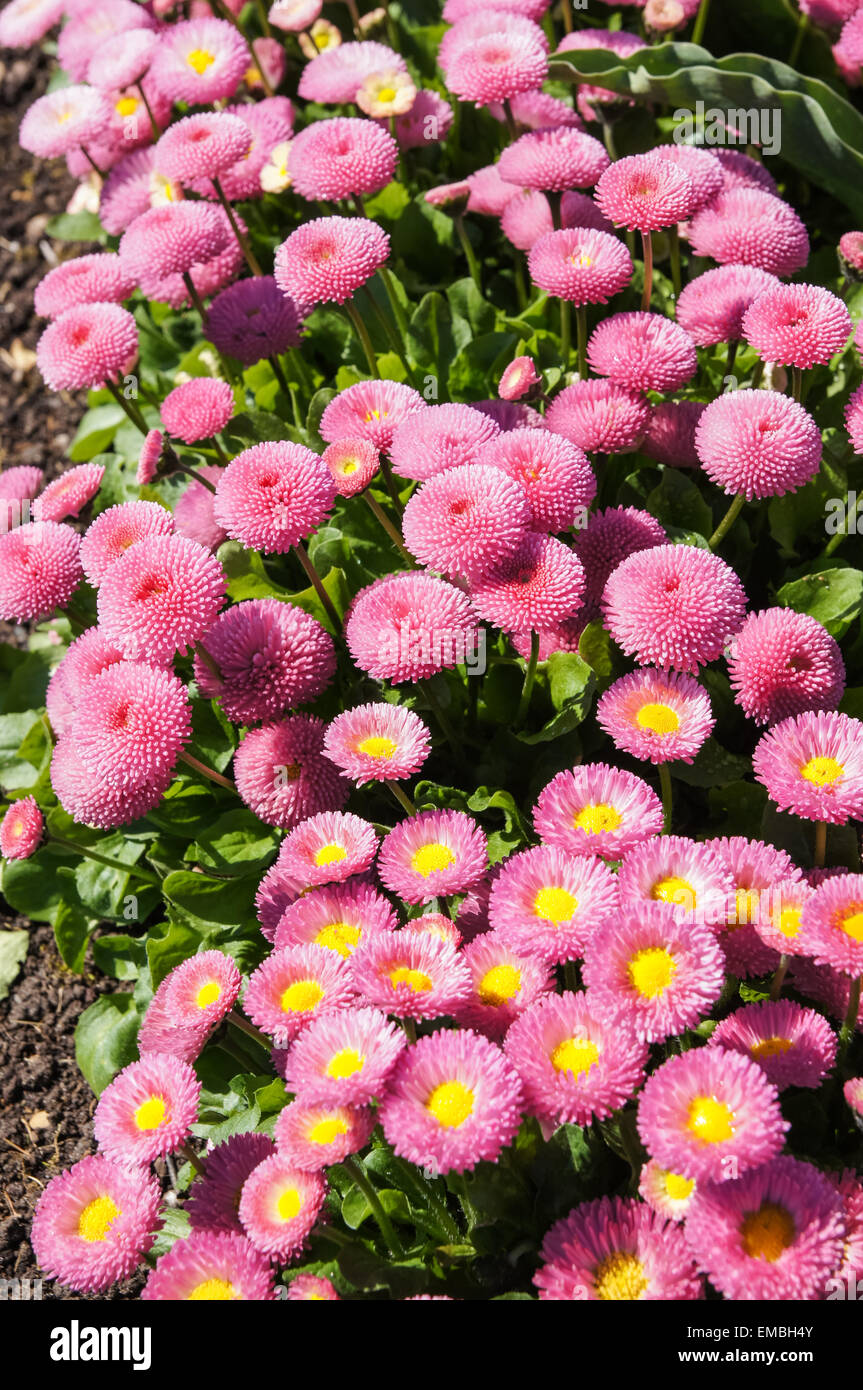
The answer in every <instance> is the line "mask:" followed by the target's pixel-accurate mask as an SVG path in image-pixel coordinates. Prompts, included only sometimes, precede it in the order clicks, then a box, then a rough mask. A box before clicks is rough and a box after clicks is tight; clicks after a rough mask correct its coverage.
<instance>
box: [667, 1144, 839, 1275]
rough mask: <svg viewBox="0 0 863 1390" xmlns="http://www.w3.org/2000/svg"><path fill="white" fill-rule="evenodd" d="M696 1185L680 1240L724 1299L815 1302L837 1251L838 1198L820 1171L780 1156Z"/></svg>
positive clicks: (834, 1265)
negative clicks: (750, 1169)
mask: <svg viewBox="0 0 863 1390" xmlns="http://www.w3.org/2000/svg"><path fill="white" fill-rule="evenodd" d="M720 1176H721V1177H726V1178H727V1175H726V1174H722V1175H717V1178H716V1180H715V1181H713V1182H709V1183H704V1184H700V1185H699V1187H698V1190H697V1191H696V1193H695V1194H694V1196H693V1198H692V1202H691V1204H690V1207H689V1210H688V1212H687V1216H686V1239H687V1241H688V1242H689V1245H690V1246H691V1248H692V1251H693V1253H694V1255H695V1257H696V1259H697V1260H698V1262H699V1264H700V1265H701V1266H702V1268H703V1269H704V1270H706V1272H707V1274H708V1276H709V1278H710V1281H711V1283H712V1284H714V1285H715V1287H716V1288H717V1289H718V1290H719V1291H720V1293H721V1294H723V1295H724V1297H725V1298H727V1299H743V1298H746V1299H753V1298H763V1299H772V1300H782V1299H806V1300H812V1299H819V1298H821V1297H823V1289H824V1285H825V1283H826V1280H827V1278H828V1276H829V1275H830V1273H831V1272H832V1271H833V1270H834V1269H835V1267H836V1263H837V1261H838V1260H839V1259H840V1257H841V1253H842V1235H843V1230H844V1221H843V1217H842V1200H841V1197H840V1195H839V1193H838V1192H837V1191H836V1188H835V1187H834V1186H833V1184H832V1183H831V1182H830V1180H829V1178H828V1177H826V1176H825V1174H823V1173H821V1172H819V1170H818V1169H817V1168H815V1167H814V1166H813V1165H812V1164H810V1163H802V1162H801V1161H800V1160H799V1159H796V1158H791V1157H790V1156H789V1155H787V1154H784V1155H782V1157H780V1158H774V1159H773V1160H772V1162H769V1163H765V1164H764V1165H763V1166H762V1167H760V1168H758V1169H756V1171H755V1172H748V1173H744V1174H743V1175H742V1176H741V1177H738V1178H732V1179H731V1180H730V1181H728V1180H726V1181H724V1182H723V1181H720V1180H719V1178H720Z"/></svg>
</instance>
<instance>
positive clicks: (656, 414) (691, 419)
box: [641, 401, 707, 468]
mask: <svg viewBox="0 0 863 1390" xmlns="http://www.w3.org/2000/svg"><path fill="white" fill-rule="evenodd" d="M706 409H707V406H706V404H705V403H704V402H703V401H660V403H659V404H658V405H655V406H654V407H653V410H652V412H651V416H650V423H649V425H648V426H647V433H646V434H645V436H644V439H643V441H642V444H641V449H642V452H643V453H645V454H647V456H648V458H652V459H656V461H657V463H664V464H665V465H666V467H668V468H697V467H698V454H697V452H696V449H695V432H696V430H697V428H698V422H699V420H700V419H701V417H702V415H703V414H704V412H705V410H706Z"/></svg>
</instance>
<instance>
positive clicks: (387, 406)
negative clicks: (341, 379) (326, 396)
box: [320, 380, 429, 452]
mask: <svg viewBox="0 0 863 1390" xmlns="http://www.w3.org/2000/svg"><path fill="white" fill-rule="evenodd" d="M428 408H429V407H427V406H426V403H425V401H424V400H423V398H422V396H421V395H420V393H419V391H415V390H414V389H413V387H412V386H405V385H404V383H403V382H400V381H386V380H385V381H358V382H356V383H355V385H353V386H348V387H347V389H346V390H344V391H340V392H339V394H338V395H337V396H334V397H333V399H332V400H331V401H330V403H329V405H328V406H327V407H326V409H325V410H324V413H323V415H322V416H321V424H320V431H321V437H322V438H323V439H325V440H326V441H327V443H328V444H335V443H339V442H341V441H342V440H345V439H357V438H359V439H368V440H369V441H370V442H371V443H372V444H373V445H374V446H375V448H376V449H380V450H383V451H387V452H388V451H389V449H390V446H391V444H392V441H393V434H394V432H395V430H396V428H397V426H398V425H400V424H401V422H402V421H403V420H406V419H407V417H408V416H414V415H416V413H417V411H424V410H426V409H428ZM414 423H415V422H414Z"/></svg>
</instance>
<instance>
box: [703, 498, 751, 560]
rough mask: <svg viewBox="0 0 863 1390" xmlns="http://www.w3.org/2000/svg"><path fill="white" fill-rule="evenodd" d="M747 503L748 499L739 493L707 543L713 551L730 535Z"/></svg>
mask: <svg viewBox="0 0 863 1390" xmlns="http://www.w3.org/2000/svg"><path fill="white" fill-rule="evenodd" d="M745 501H746V498H745V497H744V496H743V493H742V492H741V493H738V495H737V496H736V497H735V499H734V501H733V502H732V503H731V506H730V507H729V508H728V511H727V512H726V513H725V515H724V517H723V518H722V520H721V521H720V523H719V525H718V526H717V528H716V530H715V531H714V532H713V535H712V536H711V537H710V540H709V541H708V542H707V544H708V545H709V546H710V549H711V550H715V549H716V547H717V546H718V545H721V544H722V542H723V541H724V540H725V537H726V536H727V535H728V532H729V531H730V530H731V528H732V526H733V525H734V523H735V521H736V520H737V518H738V517H739V515H740V513H741V512H742V511H743V504H744V502H745Z"/></svg>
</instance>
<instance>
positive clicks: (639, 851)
mask: <svg viewBox="0 0 863 1390" xmlns="http://www.w3.org/2000/svg"><path fill="white" fill-rule="evenodd" d="M617 885H618V889H619V891H620V901H621V903H622V904H623V906H624V907H630V906H633V905H635V904H636V903H651V902H660V903H668V904H670V906H671V907H673V908H674V913H675V917H676V918H677V920H678V921H696V922H706V923H708V924H713V923H715V922H717V921H722V920H724V918H725V912H726V907H727V904H728V899H729V896H733V894H734V887H735V885H734V877H733V875H732V873H731V870H730V868H728V867H726V865H725V864H724V863H723V862H722V860H721V859H720V857H719V855H718V854H716V853H715V851H714V850H713V849H712V848H711V847H710V846H709V845H707V844H699V843H698V842H697V841H695V840H689V839H686V838H685V836H682V835H662V836H660V837H659V838H658V839H656V838H655V839H652V840H645V841H644V842H643V844H640V845H636V846H635V848H634V849H631V850H628V851H627V853H626V854H625V855H624V856H623V863H622V864H621V866H620V869H619V870H618V874H617Z"/></svg>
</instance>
